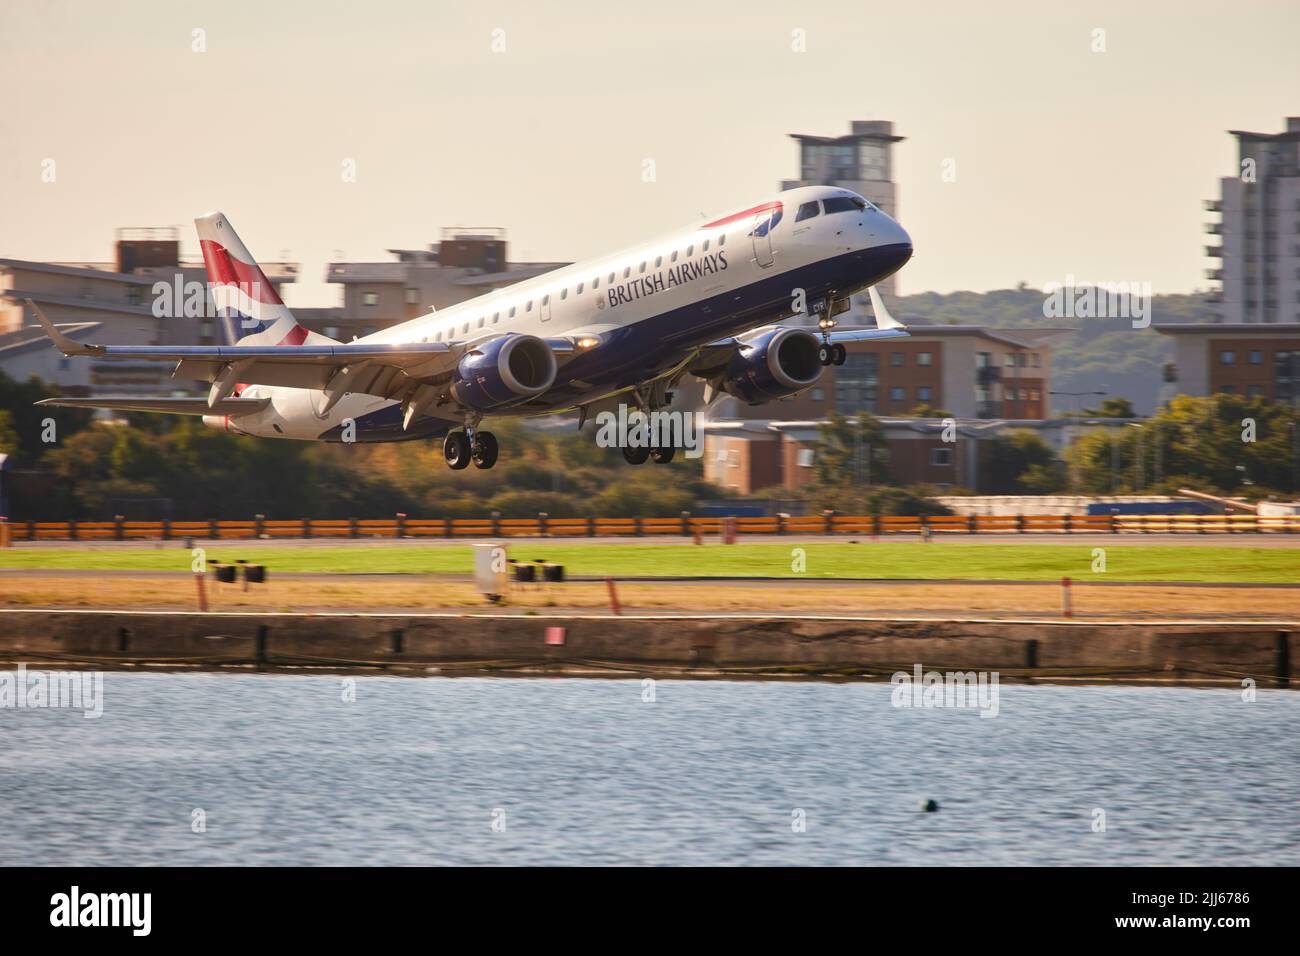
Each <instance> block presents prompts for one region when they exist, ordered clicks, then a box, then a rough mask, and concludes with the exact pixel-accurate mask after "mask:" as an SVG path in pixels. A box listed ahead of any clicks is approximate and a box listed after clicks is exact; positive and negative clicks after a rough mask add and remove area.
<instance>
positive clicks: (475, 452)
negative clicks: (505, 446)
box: [469, 432, 499, 468]
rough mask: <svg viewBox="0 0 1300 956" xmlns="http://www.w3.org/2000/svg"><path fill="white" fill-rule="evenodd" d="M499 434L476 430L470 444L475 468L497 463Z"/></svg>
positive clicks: (470, 453)
mask: <svg viewBox="0 0 1300 956" xmlns="http://www.w3.org/2000/svg"><path fill="white" fill-rule="evenodd" d="M498 450H499V449H498V447H497V436H496V435H493V434H492V433H491V432H475V433H474V440H473V441H472V442H470V445H469V455H470V457H471V458H473V459H474V467H475V468H491V467H492V466H493V465H495V464H496V463H497V452H498Z"/></svg>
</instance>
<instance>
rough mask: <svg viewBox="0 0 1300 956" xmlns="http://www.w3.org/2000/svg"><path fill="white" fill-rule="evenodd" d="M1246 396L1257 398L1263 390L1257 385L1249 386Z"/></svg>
mask: <svg viewBox="0 0 1300 956" xmlns="http://www.w3.org/2000/svg"><path fill="white" fill-rule="evenodd" d="M1246 394H1247V395H1249V396H1250V397H1251V398H1259V397H1260V396H1261V395H1263V394H1264V389H1263V388H1261V387H1260V386H1258V385H1251V386H1249V387H1248V388H1247V389H1246Z"/></svg>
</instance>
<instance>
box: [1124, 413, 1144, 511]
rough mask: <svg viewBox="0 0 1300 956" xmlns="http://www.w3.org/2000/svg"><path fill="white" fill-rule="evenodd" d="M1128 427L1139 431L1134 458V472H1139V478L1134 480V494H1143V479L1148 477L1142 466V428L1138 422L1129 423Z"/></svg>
mask: <svg viewBox="0 0 1300 956" xmlns="http://www.w3.org/2000/svg"><path fill="white" fill-rule="evenodd" d="M1128 427H1129V428H1136V429H1137V430H1138V434H1137V453H1136V455H1135V456H1134V458H1133V470H1134V471H1136V472H1137V477H1136V479H1134V484H1133V490H1134V492H1136V493H1138V494H1141V493H1142V483H1143V482H1142V479H1143V478H1145V477H1146V475H1145V474H1144V473H1143V471H1144V469H1143V464H1142V426H1141V425H1140V424H1138V423H1137V422H1129V423H1128Z"/></svg>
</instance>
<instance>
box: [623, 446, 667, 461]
mask: <svg viewBox="0 0 1300 956" xmlns="http://www.w3.org/2000/svg"><path fill="white" fill-rule="evenodd" d="M675 451H676V449H675V448H646V447H644V446H643V447H641V448H624V449H623V460H624V461H626V462H627V463H628V464H629V465H644V464H645V463H646V461H647V460H653V461H654V463H655V464H656V465H666V464H668V463H669V462H670V461H672V460H673V453H674V452H675Z"/></svg>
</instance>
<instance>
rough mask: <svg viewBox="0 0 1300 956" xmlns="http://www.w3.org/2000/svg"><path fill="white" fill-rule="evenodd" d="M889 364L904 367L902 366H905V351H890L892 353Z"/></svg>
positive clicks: (894, 366) (892, 366)
mask: <svg viewBox="0 0 1300 956" xmlns="http://www.w3.org/2000/svg"><path fill="white" fill-rule="evenodd" d="M889 365H890V367H891V368H902V367H903V353H902V352H890V353H889Z"/></svg>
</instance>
